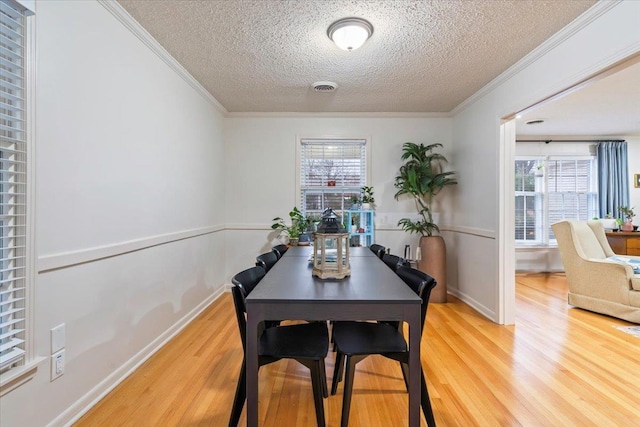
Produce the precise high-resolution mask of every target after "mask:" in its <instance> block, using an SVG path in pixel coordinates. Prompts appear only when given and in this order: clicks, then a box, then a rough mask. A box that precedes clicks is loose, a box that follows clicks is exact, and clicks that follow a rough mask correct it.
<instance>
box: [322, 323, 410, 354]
mask: <svg viewBox="0 0 640 427" xmlns="http://www.w3.org/2000/svg"><path fill="white" fill-rule="evenodd" d="M333 340H334V342H335V344H336V346H337V347H338V348H339V349H340V351H341V352H342V353H344V354H347V355H363V354H380V353H399V352H406V351H407V344H406V341H405V339H404V338H403V336H402V334H401V333H400V332H399V331H398V330H397V329H396V328H394V327H393V326H391V325H389V324H386V323H369V322H336V323H335V324H334V325H333Z"/></svg>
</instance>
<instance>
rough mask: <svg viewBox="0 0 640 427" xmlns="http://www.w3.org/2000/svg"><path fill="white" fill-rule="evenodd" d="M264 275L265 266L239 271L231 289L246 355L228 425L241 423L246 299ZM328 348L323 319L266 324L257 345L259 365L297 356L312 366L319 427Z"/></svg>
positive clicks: (321, 426)
mask: <svg viewBox="0 0 640 427" xmlns="http://www.w3.org/2000/svg"><path fill="white" fill-rule="evenodd" d="M265 274H266V272H265V270H264V268H262V267H252V268H249V269H247V270H244V271H242V272H240V273H238V274H236V275H235V276H234V277H233V279H232V282H233V284H234V286H233V288H232V289H231V292H232V294H233V303H234V306H235V310H236V318H237V320H238V329H239V330H240V338H241V340H242V349H243V352H244V355H243V358H242V367H241V368H240V376H239V378H238V385H237V386H236V394H235V398H234V399H233V407H232V409H231V417H230V418H229V427H235V426H237V425H238V421H239V420H240V414H241V413H242V408H243V406H244V402H245V401H246V399H247V389H246V380H247V362H246V352H247V347H246V342H247V321H246V318H245V314H246V312H247V310H246V305H245V299H246V297H247V296H248V295H249V293H250V292H251V291H252V290H253V289H254V288H255V287H256V285H257V284H258V282H259V281H260V280H261V279H262V278H263V277H264V276H265ZM328 350H329V332H328V330H327V325H326V323H322V322H314V323H303V324H299V325H288V326H278V327H270V328H269V327H267V328H266V329H264V331H262V333H261V334H260V342H259V344H258V366H264V365H268V364H270V363H273V362H277V361H278V360H281V359H294V360H296V361H298V362H299V363H301V364H302V365H304V366H306V367H307V368H309V370H310V371H311V388H312V389H313V400H314V404H315V408H316V421H317V423H318V427H324V426H325V419H324V403H323V401H322V399H323V398H324V397H328V390H327V377H326V372H325V364H324V359H325V358H326V356H327V352H328Z"/></svg>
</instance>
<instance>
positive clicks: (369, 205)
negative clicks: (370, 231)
mask: <svg viewBox="0 0 640 427" xmlns="http://www.w3.org/2000/svg"><path fill="white" fill-rule="evenodd" d="M369 209H371V204H369V203H363V204H362V210H365V211H368V210H369Z"/></svg>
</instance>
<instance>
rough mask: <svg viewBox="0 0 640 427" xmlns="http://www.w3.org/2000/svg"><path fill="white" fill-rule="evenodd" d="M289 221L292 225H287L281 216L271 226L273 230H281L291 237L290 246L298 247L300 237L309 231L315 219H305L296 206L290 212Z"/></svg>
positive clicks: (274, 219)
mask: <svg viewBox="0 0 640 427" xmlns="http://www.w3.org/2000/svg"><path fill="white" fill-rule="evenodd" d="M289 219H290V220H291V225H287V224H286V223H285V221H284V219H283V218H281V217H279V216H278V217H275V218H273V220H272V221H274V223H273V224H272V225H271V229H273V230H281V232H283V233H284V234H286V235H287V236H288V237H289V244H290V245H291V246H296V245H297V244H298V239H299V238H300V235H301V234H302V233H304V232H306V231H307V228H308V227H309V226H310V225H311V224H312V223H313V219H312V218H307V217H305V216H304V214H303V213H302V211H300V210H299V209H298V208H297V207H295V206H294V207H293V209H292V210H291V212H289Z"/></svg>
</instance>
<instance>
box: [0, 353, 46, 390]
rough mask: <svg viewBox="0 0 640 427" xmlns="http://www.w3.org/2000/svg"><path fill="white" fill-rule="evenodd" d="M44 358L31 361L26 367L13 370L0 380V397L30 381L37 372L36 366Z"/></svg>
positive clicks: (3, 375)
mask: <svg viewBox="0 0 640 427" xmlns="http://www.w3.org/2000/svg"><path fill="white" fill-rule="evenodd" d="M45 360H46V358H44V357H40V358H37V359H34V360H32V361H31V362H29V363H27V364H26V365H23V366H20V367H17V368H14V369H12V370H10V371H9V372H8V373H6V374H2V376H1V378H0V397H2V396H4V395H5V394H7V393H9V392H11V391H12V390H14V389H16V388H18V387H20V386H21V385H22V384H24V383H26V382H28V381H30V380H31V379H32V378H33V377H35V376H36V373H37V372H38V365H40V364H42V362H44V361H45Z"/></svg>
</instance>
